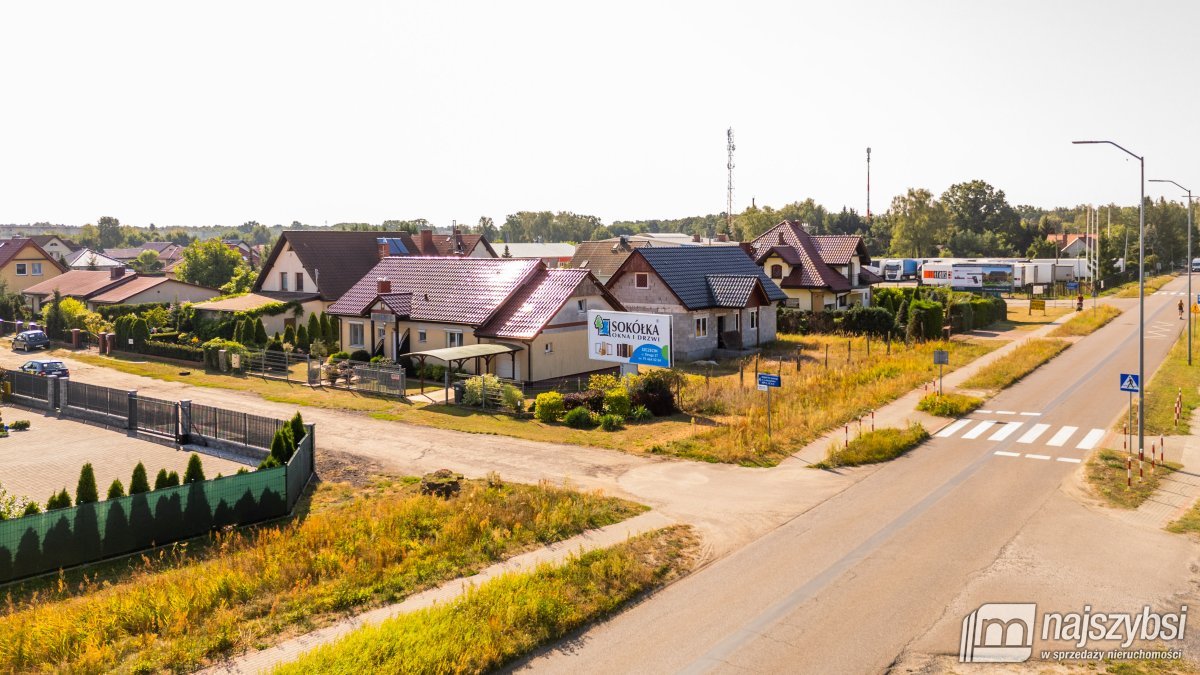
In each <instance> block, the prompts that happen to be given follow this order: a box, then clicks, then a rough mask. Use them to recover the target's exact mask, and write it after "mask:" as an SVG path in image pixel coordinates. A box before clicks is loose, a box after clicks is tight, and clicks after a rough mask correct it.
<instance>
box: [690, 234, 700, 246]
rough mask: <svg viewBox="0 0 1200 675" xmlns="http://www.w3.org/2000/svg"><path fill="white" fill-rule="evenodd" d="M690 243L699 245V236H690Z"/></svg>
mask: <svg viewBox="0 0 1200 675" xmlns="http://www.w3.org/2000/svg"><path fill="white" fill-rule="evenodd" d="M692 242H693V243H696V244H699V243H700V235H698V234H693V235H692Z"/></svg>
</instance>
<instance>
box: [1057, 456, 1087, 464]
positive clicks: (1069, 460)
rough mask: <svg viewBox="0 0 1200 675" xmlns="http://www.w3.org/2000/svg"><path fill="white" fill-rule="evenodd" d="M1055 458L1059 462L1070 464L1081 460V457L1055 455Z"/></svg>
mask: <svg viewBox="0 0 1200 675" xmlns="http://www.w3.org/2000/svg"><path fill="white" fill-rule="evenodd" d="M1055 459H1057V460H1058V461H1060V462H1070V463H1071V464H1078V463H1080V462H1082V461H1083V460H1082V459H1075V458H1074V457H1056V458H1055Z"/></svg>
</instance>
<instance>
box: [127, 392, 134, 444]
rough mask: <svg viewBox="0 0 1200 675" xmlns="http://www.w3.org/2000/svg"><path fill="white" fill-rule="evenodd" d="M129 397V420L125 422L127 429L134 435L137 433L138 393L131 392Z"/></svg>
mask: <svg viewBox="0 0 1200 675" xmlns="http://www.w3.org/2000/svg"><path fill="white" fill-rule="evenodd" d="M128 397H129V419H128V420H126V422H125V428H126V429H128V430H130V431H131V432H133V433H135V434H136V433H137V391H131V392H129V394H128Z"/></svg>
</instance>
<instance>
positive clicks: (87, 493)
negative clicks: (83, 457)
mask: <svg viewBox="0 0 1200 675" xmlns="http://www.w3.org/2000/svg"><path fill="white" fill-rule="evenodd" d="M98 501H100V491H99V490H98V489H96V472H95V471H94V470H93V469H92V463H91V462H88V463H87V464H84V465H83V468H82V469H80V470H79V482H78V483H76V485H75V503H76V504H95V503H96V502H98Z"/></svg>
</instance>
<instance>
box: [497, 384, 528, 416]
mask: <svg viewBox="0 0 1200 675" xmlns="http://www.w3.org/2000/svg"><path fill="white" fill-rule="evenodd" d="M500 395H501V398H503V399H504V407H505V408H508V409H509V410H511V411H513V412H516V413H519V412H524V410H525V394H524V393H522V392H521V390H520V389H518V388H517V387H514V386H513V385H511V384H506V385H504V387H503V389H502V390H501V392H500Z"/></svg>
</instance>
